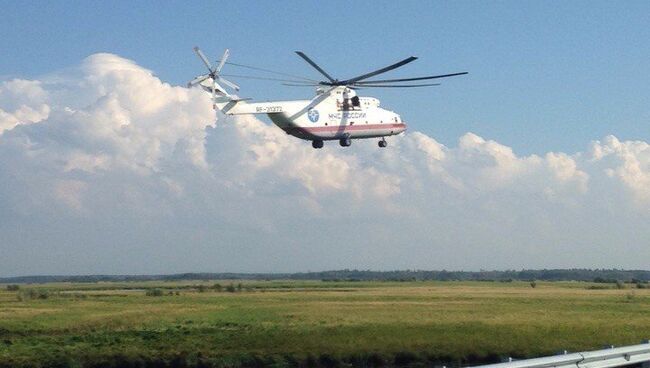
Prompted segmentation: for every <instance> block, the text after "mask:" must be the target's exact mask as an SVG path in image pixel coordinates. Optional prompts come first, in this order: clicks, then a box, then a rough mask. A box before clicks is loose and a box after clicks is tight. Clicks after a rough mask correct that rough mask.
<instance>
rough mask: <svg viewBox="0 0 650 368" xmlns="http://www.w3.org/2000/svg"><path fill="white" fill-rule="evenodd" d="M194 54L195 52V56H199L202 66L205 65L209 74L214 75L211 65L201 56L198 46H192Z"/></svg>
mask: <svg viewBox="0 0 650 368" xmlns="http://www.w3.org/2000/svg"><path fill="white" fill-rule="evenodd" d="M194 52H196V54H197V55H199V58H200V59H201V60H202V61H203V64H205V66H206V67H207V68H208V70H209V71H210V74H212V73H214V71H212V64H210V62H209V61H208V58H206V57H205V55H203V52H202V51H201V49H200V48H199V47H198V46H194Z"/></svg>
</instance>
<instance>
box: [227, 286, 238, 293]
mask: <svg viewBox="0 0 650 368" xmlns="http://www.w3.org/2000/svg"><path fill="white" fill-rule="evenodd" d="M226 291H227V292H229V293H234V292H235V291H237V290H235V285H233V284H230V285H228V286H226Z"/></svg>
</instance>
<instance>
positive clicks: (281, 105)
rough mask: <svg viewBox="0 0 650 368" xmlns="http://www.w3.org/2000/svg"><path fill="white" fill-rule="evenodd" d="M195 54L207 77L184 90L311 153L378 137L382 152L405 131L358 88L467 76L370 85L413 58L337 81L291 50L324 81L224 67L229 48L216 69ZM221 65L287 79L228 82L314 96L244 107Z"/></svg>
mask: <svg viewBox="0 0 650 368" xmlns="http://www.w3.org/2000/svg"><path fill="white" fill-rule="evenodd" d="M194 52H195V53H196V54H197V56H198V57H199V58H200V59H201V61H202V62H203V64H204V65H205V66H206V67H207V69H208V73H206V74H203V75H200V76H198V77H196V78H194V79H193V80H192V81H190V82H189V83H188V88H189V87H193V86H196V85H198V86H200V87H201V88H202V89H204V90H205V91H207V92H209V93H210V94H211V96H212V102H213V108H214V109H215V110H219V111H221V112H222V113H224V114H226V115H241V114H266V115H267V116H268V117H269V118H270V119H271V121H272V122H273V123H274V124H275V125H277V126H278V127H279V128H280V129H282V130H284V131H285V132H286V133H287V134H289V135H292V136H294V137H297V138H300V139H303V140H307V141H311V144H312V147H313V148H316V149H319V148H323V146H324V142H325V141H335V140H338V141H339V144H340V145H341V146H342V147H349V146H350V145H351V144H352V140H353V139H367V138H380V139H379V141H378V145H379V147H381V148H384V147H386V146H387V145H388V142H387V141H386V137H388V136H392V135H397V134H400V133H402V132H404V131H405V130H406V128H407V127H406V123H405V122H404V121H403V120H402V118H401V117H400V115H399V114H397V113H395V112H393V111H390V110H387V109H383V108H381V107H380V101H379V100H378V99H377V98H374V97H363V96H359V95H358V94H357V90H359V89H366V88H414V87H428V86H437V85H439V84H438V83H421V82H418V81H429V80H432V79H439V78H447V77H454V76H459V75H464V74H468V72H459V73H451V74H441V75H431V76H424V77H415V78H400V79H380V80H377V79H373V80H370V78H372V77H375V76H377V75H380V74H383V73H386V72H388V71H391V70H394V69H397V68H399V67H402V66H404V65H406V64H408V63H411V62H413V61H415V60H417V57H415V56H410V57H408V58H406V59H403V60H401V61H399V62H397V63H394V64H391V65H389V66H386V67H384V68H381V69H377V70H375V71H372V72H369V73H366V74H363V75H359V76H356V77H353V78H348V79H344V80H339V79H335V78H333V77H332V76H331V75H330V74H328V73H327V72H326V71H325V70H324V69H322V68H321V67H320V66H319V65H318V64H316V62H314V61H313V60H312V59H311V58H309V57H308V56H307V55H306V54H305V53H304V52H302V51H296V54H297V55H298V56H299V57H301V58H302V59H303V60H304V61H306V62H307V63H308V64H309V65H311V66H312V67H313V68H314V69H316V71H318V72H319V73H320V74H321V75H322V76H324V77H325V78H326V80H315V79H311V78H305V77H300V76H295V75H292V74H287V73H280V72H275V71H272V70H268V69H263V68H257V67H252V66H247V65H243V64H236V63H231V62H228V61H227V60H228V57H229V56H230V51H229V50H228V49H226V50H225V52H224V54H223V56H222V57H221V59H220V60H219V61H218V64H217V65H216V66H213V65H212V64H211V63H210V61H209V60H208V58H206V57H205V55H204V54H203V52H202V51H201V49H199V48H198V47H194ZM226 64H230V65H234V66H240V67H246V68H250V69H255V70H258V71H265V72H270V73H275V74H279V75H283V76H285V77H287V76H288V77H291V78H292V79H278V78H263V77H251V76H242V75H231V76H233V77H239V78H249V79H266V80H275V81H282V82H285V83H283V84H284V85H287V86H302V87H316V96H315V97H313V98H312V99H309V100H292V101H271V102H249V100H250V99H248V98H240V97H239V96H237V95H236V94H232V93H229V92H228V91H227V89H226V88H225V87H224V86H227V87H229V88H230V89H232V90H235V91H239V86H238V85H237V84H235V83H233V82H231V81H229V80H227V79H225V78H223V77H224V76H229V75H225V74H221V71H222V69H223V67H224V65H226ZM414 82H416V83H414Z"/></svg>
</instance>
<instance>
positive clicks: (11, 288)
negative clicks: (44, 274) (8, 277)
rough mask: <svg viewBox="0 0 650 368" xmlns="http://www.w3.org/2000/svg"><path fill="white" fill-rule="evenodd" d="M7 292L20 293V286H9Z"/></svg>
mask: <svg viewBox="0 0 650 368" xmlns="http://www.w3.org/2000/svg"><path fill="white" fill-rule="evenodd" d="M7 290H8V291H18V290H20V285H15V284H14V285H7Z"/></svg>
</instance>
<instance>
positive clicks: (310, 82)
mask: <svg viewBox="0 0 650 368" xmlns="http://www.w3.org/2000/svg"><path fill="white" fill-rule="evenodd" d="M220 75H221V76H222V77H233V78H242V79H258V80H268V81H277V82H291V83H308V84H309V85H312V84H313V85H318V81H313V82H312V81H301V80H292V79H281V78H269V77H256V76H249V75H237V74H220Z"/></svg>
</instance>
